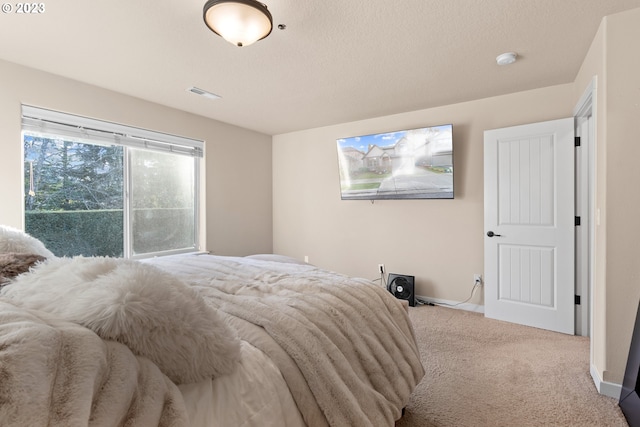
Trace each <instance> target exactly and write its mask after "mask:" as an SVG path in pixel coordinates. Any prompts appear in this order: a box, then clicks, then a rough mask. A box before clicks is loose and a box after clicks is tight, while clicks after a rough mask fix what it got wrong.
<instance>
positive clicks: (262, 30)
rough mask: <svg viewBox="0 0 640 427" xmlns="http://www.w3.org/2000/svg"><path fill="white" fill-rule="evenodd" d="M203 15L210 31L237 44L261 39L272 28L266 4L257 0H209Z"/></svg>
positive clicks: (243, 44)
mask: <svg viewBox="0 0 640 427" xmlns="http://www.w3.org/2000/svg"><path fill="white" fill-rule="evenodd" d="M202 15H203V18H204V23H205V24H207V27H209V29H210V30H211V31H213V32H214V33H216V34H217V35H219V36H220V37H222V38H223V39H225V40H226V41H228V42H229V43H232V44H234V45H236V46H240V47H242V46H249V45H250V44H253V43H255V42H257V41H258V40H262V39H263V38H265V37H267V36H268V35H269V34H271V29H272V28H273V19H272V18H271V13H270V12H269V11H268V10H267V6H266V5H264V4H262V3H260V2H259V1H256V0H209V1H207V2H206V3H205V5H204V10H203V12H202Z"/></svg>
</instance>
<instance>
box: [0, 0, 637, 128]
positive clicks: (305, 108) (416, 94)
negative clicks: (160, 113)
mask: <svg viewBox="0 0 640 427" xmlns="http://www.w3.org/2000/svg"><path fill="white" fill-rule="evenodd" d="M264 1H265V3H266V4H267V6H268V7H269V10H270V11H271V13H272V15H273V19H274V26H277V25H278V24H286V29H285V30H279V29H277V28H274V30H273V32H272V33H271V35H270V36H269V37H267V38H266V39H264V40H262V41H259V42H257V43H255V44H254V45H251V46H247V47H244V48H238V47H235V46H233V45H231V44H230V43H228V42H226V41H224V40H222V39H221V38H220V37H218V36H216V35H215V34H214V33H212V32H211V31H209V30H208V29H207V27H206V26H205V24H204V22H203V20H202V6H203V5H204V3H205V0H172V1H169V0H154V1H151V0H136V1H131V0H91V1H86V0H51V1H46V0H45V1H44V5H45V12H44V13H42V14H30V15H25V14H16V13H2V14H1V15H0V58H1V59H5V60H7V61H11V62H15V63H18V64H22V65H26V66H29V67H33V68H37V69H41V70H44V71H48V72H51V73H54V74H59V75H62V76H66V77H69V78H72V79H75V80H79V81H82V82H86V83H90V84H94V85H97V86H100V87H103V88H107V89H111V90H114V91H117V92H121V93H125V94H129V95H132V96H135V97H138V98H142V99H146V100H149V101H153V102H157V103H159V104H163V105H167V106H171V107H175V108H178V109H181V110H184V111H188V112H191V113H195V114H199V115H202V116H206V117H210V118H213V119H217V120H220V121H223V122H227V123H231V124H234V125H237V126H242V127H245V128H248V129H253V130H256V131H259V132H263V133H266V134H270V135H275V134H280V133H286V132H291V131H295V130H301V129H308V128H313V127H319V126H326V125H331V124H336V123H343V122H348V121H354V120H360V119H366V118H371V117H377V116H384V115H389V114H394V113H401V112H406V111H412V110H417V109H422V108H429V107H434V106H439V105H446V104H452V103H456V102H462V101H468V100H473V99H479V98H485V97H489V96H495V95H501V94H505V93H511V92H517V91H522V90H528V89H534V88H538V87H545V86H551V85H556V84H562V83H568V82H572V81H573V80H574V78H575V76H576V74H577V72H578V70H579V67H580V65H581V63H582V60H583V59H584V56H585V54H586V52H587V50H588V48H589V46H590V44H591V41H592V39H593V37H594V35H595V33H596V31H597V29H598V26H599V25H600V22H601V20H602V17H604V16H606V15H610V14H613V13H616V12H620V11H624V10H628V9H632V8H636V7H640V0H484V1H480V0H395V1H389V0H366V1H365V0H264ZM13 5H15V3H13ZM636 48H637V46H636ZM508 51H515V52H517V53H518V55H519V61H518V62H516V63H515V64H513V65H510V66H507V67H499V66H497V65H496V63H495V57H496V56H497V55H499V54H501V53H503V52H508ZM191 86H197V87H199V88H202V89H205V90H208V91H211V92H213V93H215V94H217V95H220V96H221V97H222V98H221V99H218V100H215V101H212V100H208V99H206V98H203V97H199V96H197V95H194V94H192V93H190V92H187V91H186V89H187V88H189V87H191Z"/></svg>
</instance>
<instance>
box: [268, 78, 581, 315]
mask: <svg viewBox="0 0 640 427" xmlns="http://www.w3.org/2000/svg"><path fill="white" fill-rule="evenodd" d="M574 103H575V101H574V100H573V85H572V84H567V85H561V86H555V87H550V88H545V89H539V90H532V91H527V92H522V93H515V94H511V95H505V96H499V97H495V98H489V99H483V100H479V101H473V102H467V103H461V104H456V105H450V106H444V107H439V108H432V109H427V110H421V111H414V112H410V113H405V114H397V115H393V116H386V117H380V118H376V119H370V120H364V121H358V122H352V123H344V124H341V125H337V126H330V127H324V128H318V129H311V130H306V131H301V132H295V133H289V134H283V135H276V136H275V137H274V138H273V186H274V193H273V197H274V199H273V206H274V212H273V218H274V228H273V232H274V241H273V246H274V251H275V252H277V253H282V254H286V255H290V256H294V257H297V258H300V259H303V258H304V256H305V255H307V256H309V262H310V263H312V264H316V265H318V266H321V267H325V268H329V269H332V270H336V271H340V272H343V273H347V274H351V275H356V276H360V277H366V278H372V279H373V278H376V277H378V275H377V265H378V264H380V263H384V264H385V265H386V269H387V271H388V272H395V273H401V274H410V275H414V276H416V288H417V289H416V293H417V294H419V295H422V296H427V297H432V298H438V299H444V300H450V301H464V300H465V299H467V298H468V297H469V294H470V292H471V289H472V287H473V274H474V273H483V270H484V268H483V262H484V257H483V213H484V206H483V132H484V131H485V130H487V129H493V128H499V127H505V126H511V125H518V124H523V123H530V122H537V121H544V120H550V119H557V118H562V117H570V116H571V112H572V109H573V107H574ZM445 123H452V124H453V139H454V142H453V145H454V170H455V172H454V187H455V199H454V200H393V201H389V200H384V201H376V202H375V203H374V204H371V202H370V201H346V200H345V201H342V200H340V192H339V188H340V186H339V178H338V159H337V152H336V139H337V138H341V137H348V136H356V135H362V134H370V133H377V132H385V131H393V130H399V129H406V128H414V127H420V126H425V125H439V124H445ZM470 303H472V304H483V295H482V292H477V294H476V296H475V297H474V299H473V300H471V301H470Z"/></svg>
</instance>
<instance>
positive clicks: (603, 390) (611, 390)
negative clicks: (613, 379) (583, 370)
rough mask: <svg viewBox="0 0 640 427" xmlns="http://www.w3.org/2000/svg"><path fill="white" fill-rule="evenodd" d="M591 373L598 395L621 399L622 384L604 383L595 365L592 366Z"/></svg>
mask: <svg viewBox="0 0 640 427" xmlns="http://www.w3.org/2000/svg"><path fill="white" fill-rule="evenodd" d="M589 371H590V372H591V378H592V379H593V383H594V384H595V386H596V390H598V393H600V394H602V395H604V396H608V397H612V398H614V399H620V392H621V391H622V384H616V383H610V382H608V381H603V380H602V378H600V374H599V373H598V370H597V369H596V367H595V366H594V365H593V364H591V368H590V369H589Z"/></svg>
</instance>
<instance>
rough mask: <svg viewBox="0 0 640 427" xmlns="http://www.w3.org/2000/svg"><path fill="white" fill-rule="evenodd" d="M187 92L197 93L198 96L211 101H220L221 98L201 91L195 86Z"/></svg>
mask: <svg viewBox="0 0 640 427" xmlns="http://www.w3.org/2000/svg"><path fill="white" fill-rule="evenodd" d="M187 92H191V93H195V94H196V95H200V96H204V97H205V98H209V99H220V96H218V95H216V94H215V93H211V92H207V91H206V90H204V89H200V88H198V87H195V86H191V87H190V88H189V89H187Z"/></svg>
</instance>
